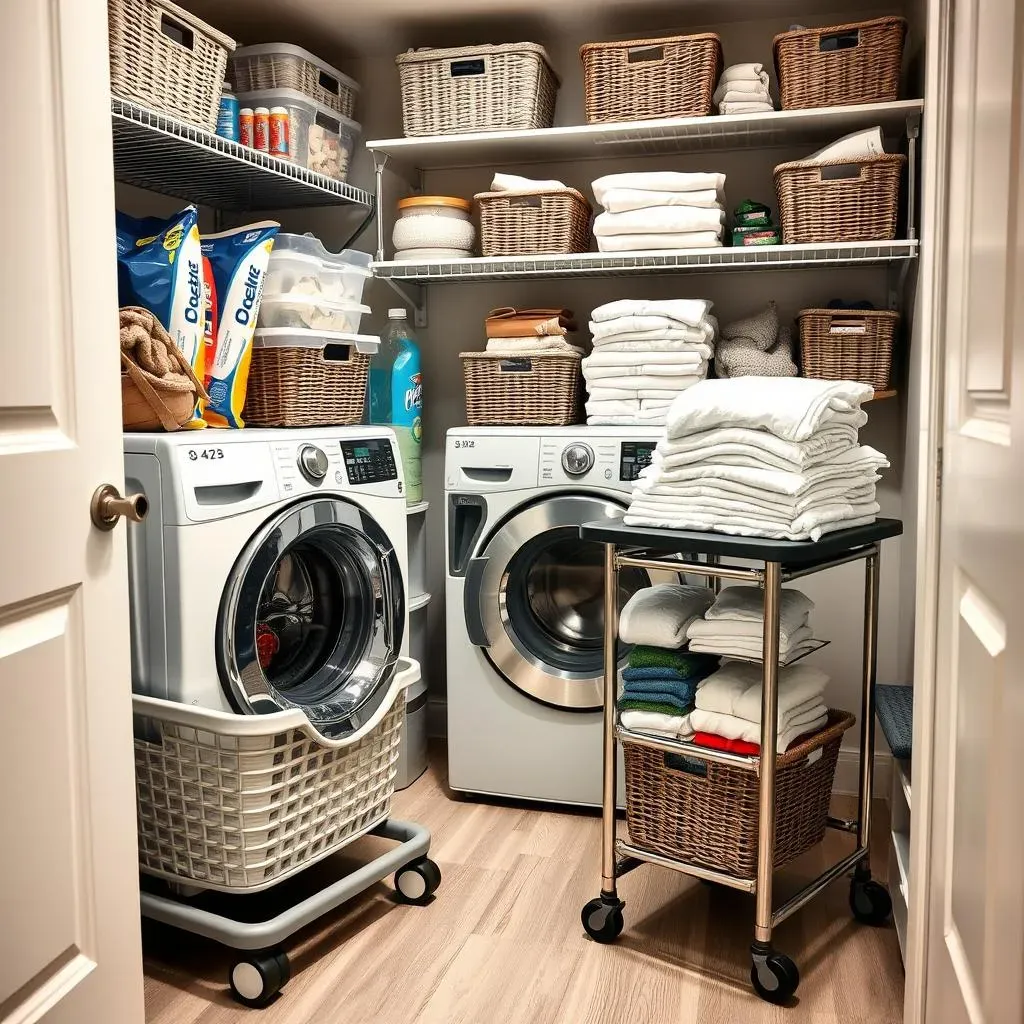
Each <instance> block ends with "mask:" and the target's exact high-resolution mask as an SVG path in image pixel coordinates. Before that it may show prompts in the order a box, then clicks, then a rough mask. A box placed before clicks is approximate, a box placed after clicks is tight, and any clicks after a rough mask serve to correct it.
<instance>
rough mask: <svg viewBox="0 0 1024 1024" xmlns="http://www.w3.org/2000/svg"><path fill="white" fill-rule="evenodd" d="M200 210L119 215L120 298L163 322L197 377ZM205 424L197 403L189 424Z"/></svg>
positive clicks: (200, 372) (200, 364) (201, 350)
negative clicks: (164, 216) (146, 215)
mask: <svg viewBox="0 0 1024 1024" xmlns="http://www.w3.org/2000/svg"><path fill="white" fill-rule="evenodd" d="M198 222H199V212H198V210H197V209H196V207H194V206H187V207H185V209H184V210H182V211H180V212H179V213H176V214H175V215H174V216H173V217H170V218H167V219H164V218H161V217H143V218H141V219H140V218H136V217H129V216H128V214H126V213H121V212H118V213H117V215H116V222H115V223H116V230H117V285H118V304H119V305H121V306H142V307H143V308H144V309H148V310H149V311H150V312H151V313H152V314H153V315H154V316H155V317H156V318H157V319H158V320H159V321H160V323H161V324H162V325H163V326H164V328H165V329H166V331H167V333H168V334H169V335H170V336H171V338H172V340H173V341H174V343H175V344H176V345H177V346H178V348H179V350H180V351H181V353H182V355H184V357H185V358H186V359H187V360H188V361H189V363H190V364H191V366H192V370H193V372H194V373H195V375H196V377H197V378H198V379H199V380H202V379H203V376H204V370H205V365H204V360H205V345H204V344H203V320H204V312H205V308H204V307H205V301H204V295H203V267H202V260H203V257H202V251H201V247H200V241H199V223H198ZM187 425H188V426H191V427H205V426H206V423H205V422H204V420H203V418H202V415H201V413H200V412H199V410H198V408H197V409H196V411H195V413H194V414H193V416H192V419H191V420H190V421H189V423H188V424H187Z"/></svg>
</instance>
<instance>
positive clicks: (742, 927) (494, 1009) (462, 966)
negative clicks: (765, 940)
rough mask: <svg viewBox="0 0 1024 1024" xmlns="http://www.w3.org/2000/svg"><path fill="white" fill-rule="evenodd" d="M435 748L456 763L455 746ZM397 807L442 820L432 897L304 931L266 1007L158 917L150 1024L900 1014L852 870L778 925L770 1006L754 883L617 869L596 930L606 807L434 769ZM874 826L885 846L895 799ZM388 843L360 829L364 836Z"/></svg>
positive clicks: (753, 1021) (890, 1022)
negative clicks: (776, 991)
mask: <svg viewBox="0 0 1024 1024" xmlns="http://www.w3.org/2000/svg"><path fill="white" fill-rule="evenodd" d="M434 760H435V762H436V763H438V764H443V761H444V752H443V750H439V751H437V752H435V756H434ZM840 810H848V808H840ZM394 813H395V816H396V817H403V818H408V819H412V820H415V821H420V822H423V823H424V824H426V825H428V826H429V827H430V828H431V830H432V831H433V835H434V839H433V845H432V850H431V855H432V857H433V858H434V859H435V860H436V861H437V862H438V863H439V865H440V867H441V870H442V872H443V876H444V878H443V881H442V885H441V888H440V889H439V890H438V893H437V896H436V898H435V900H434V901H433V903H432V904H431V905H429V906H427V907H406V906H401V905H398V904H396V903H395V902H394V901H393V899H392V898H391V890H390V888H389V887H387V886H385V885H383V884H382V885H380V886H378V887H376V888H375V889H373V890H371V891H370V892H368V893H366V894H364V895H363V896H362V897H360V898H358V899H356V900H354V901H353V902H352V903H350V904H349V905H348V906H346V907H342V908H341V909H340V910H339V911H337V912H335V913H334V914H333V915H331V916H329V917H328V918H326V919H324V920H323V921H322V922H320V923H319V924H317V925H314V926H312V927H311V928H310V929H308V930H307V931H306V932H303V933H300V935H299V936H297V937H296V939H295V940H293V941H292V942H291V943H290V944H289V946H288V949H289V954H290V956H291V962H292V980H291V981H290V982H289V983H288V985H287V986H286V988H285V989H284V991H283V992H282V994H281V995H280V997H279V998H278V999H277V1000H276V1001H275V1002H274V1004H273V1005H271V1006H270V1007H268V1008H267V1009H265V1010H263V1011H253V1010H246V1009H244V1008H242V1007H240V1006H238V1005H237V1004H235V1003H234V1002H232V1000H231V998H230V995H229V993H228V991H227V987H226V983H225V982H226V972H227V969H228V965H229V963H230V954H229V953H228V952H227V951H226V950H224V949H222V948H221V947H219V946H217V945H216V944H215V943H212V942H208V941H206V940H203V939H198V938H195V937H193V936H190V935H185V934H184V933H181V932H176V931H174V930H172V929H169V928H164V927H162V926H159V925H154V924H152V923H147V924H146V927H145V930H144V943H145V953H146V1009H147V1014H146V1016H147V1021H148V1022H149V1024H227V1022H236V1021H238V1022H240V1021H245V1020H248V1021H250V1022H253V1021H255V1020H259V1021H260V1024H305V1022H307V1021H317V1022H323V1024H333V1022H339V1024H340V1022H346V1024H407V1022H409V1024H411V1022H423V1024H457V1022H458V1024H556V1022H557V1024H604V1022H608V1024H684V1022H698V1024H760V1022H777V1024H781V1022H783V1021H785V1022H786V1024H831V1022H833V1021H834V1022H839V1021H842V1022H843V1024H868V1022H870V1024H897V1022H899V1021H901V1020H902V1006H903V969H902V966H901V964H900V956H899V949H898V946H897V943H896V935H895V932H894V931H893V930H892V928H891V926H890V927H888V928H882V929H874V928H867V927H864V926H862V925H858V924H855V923H854V922H853V921H852V919H851V918H850V914H849V911H848V909H847V886H846V884H845V883H843V882H837V883H836V884H834V885H833V886H832V887H831V888H830V889H829V890H828V891H827V892H826V893H825V894H824V895H823V896H821V897H819V898H818V899H817V900H815V901H813V902H812V903H811V904H809V905H808V906H807V907H806V908H804V910H802V911H801V912H799V913H798V914H797V915H796V916H795V917H793V918H791V919H790V920H789V921H787V922H786V923H785V924H784V925H783V926H782V927H781V928H779V929H778V930H777V932H776V943H775V944H776V946H777V948H778V949H780V950H782V951H783V952H786V953H788V954H789V955H790V956H792V957H793V958H794V959H795V960H796V962H797V964H798V966H799V968H800V972H801V976H802V980H801V984H800V988H799V991H798V993H797V998H796V999H795V1000H794V1001H793V1003H792V1004H791V1005H790V1006H788V1007H785V1008H781V1007H773V1006H770V1005H768V1004H766V1003H763V1002H761V1001H760V1000H759V999H757V997H756V996H754V995H753V994H752V992H751V989H750V984H749V971H750V960H749V954H748V947H749V945H750V941H751V937H752V936H751V929H752V921H753V916H752V915H753V898H752V897H749V896H746V895H744V894H742V893H738V892H735V891H732V890H725V889H718V888H714V887H709V886H705V885H702V884H700V883H698V882H694V881H691V880H690V879H688V878H686V877H684V876H682V875H677V874H676V873H675V872H671V871H666V870H663V869H660V868H655V867H650V866H644V867H641V868H639V869H638V870H636V871H635V872H633V873H632V874H630V875H629V876H627V877H626V878H624V879H623V881H622V883H621V886H620V895H621V896H622V898H623V899H624V900H625V901H626V909H625V917H626V930H625V932H624V933H623V935H622V937H621V938H620V939H619V941H618V942H617V943H616V944H615V945H612V946H602V945H599V944H597V943H595V942H592V941H591V940H589V939H588V938H587V937H586V935H585V933H584V932H583V929H582V927H581V925H580V916H579V915H580V910H581V908H582V906H583V904H584V903H585V902H586V901H587V900H588V899H590V898H591V897H593V896H596V895H597V892H598V889H599V883H600V880H599V872H598V864H599V846H600V842H599V819H598V817H597V816H596V815H593V814H588V813H584V812H580V813H572V812H556V811H551V810H538V809H536V808H533V807H529V808H526V807H521V806H513V805H510V804H505V805H499V804H495V803H482V802H480V803H478V802H471V801H468V800H462V799H455V798H453V797H452V796H451V795H450V794H449V793H448V792H447V791H446V790H445V789H444V786H443V779H442V778H441V776H440V773H439V772H437V771H435V770H433V769H432V770H431V771H430V772H428V774H427V775H425V776H424V777H423V778H421V779H420V780H419V781H418V782H417V783H416V784H415V785H413V786H412V787H411V788H410V789H408V790H406V791H405V792H403V793H400V794H397V796H396V800H395V807H394ZM876 826H877V829H878V831H877V832H876V835H877V836H879V849H884V840H883V838H882V837H884V836H885V831H884V829H885V827H886V822H885V820H884V809H883V811H882V813H876ZM375 842H376V840H361V841H360V844H362V850H363V851H364V852H365V851H366V850H367V844H372V843H375ZM850 842H851V840H850V838H849V837H846V836H842V835H839V834H838V833H829V838H828V839H827V840H826V843H825V844H824V849H819V850H817V851H814V852H813V853H811V854H808V855H807V857H806V858H805V859H804V860H802V861H801V862H800V863H799V864H798V865H797V866H796V867H795V868H794V869H793V870H792V871H791V872H788V871H787V872H783V874H782V876H781V877H782V879H783V880H784V882H785V883H788V884H787V886H786V887H787V888H793V886H794V885H795V884H796V883H798V882H799V879H800V878H804V877H812V876H813V875H814V874H815V873H816V872H817V870H818V869H819V868H820V866H821V865H822V864H824V863H825V860H826V858H829V859H831V858H834V857H835V856H836V854H837V853H841V852H842V851H844V850H846V849H848V848H849V843H850ZM360 844H356V845H357V846H359V845H360ZM350 850H351V851H352V852H353V853H357V852H358V850H356V849H355V848H350ZM877 859H878V860H879V861H884V859H885V858H884V856H879V857H878V858H877ZM876 875H877V876H880V877H881V876H882V875H883V872H882V871H879V870H876ZM780 885H781V883H780Z"/></svg>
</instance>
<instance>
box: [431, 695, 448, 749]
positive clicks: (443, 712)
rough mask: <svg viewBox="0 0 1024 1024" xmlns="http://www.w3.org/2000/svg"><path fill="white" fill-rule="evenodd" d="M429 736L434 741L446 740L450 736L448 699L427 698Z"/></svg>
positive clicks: (440, 697) (439, 697) (438, 697)
mask: <svg viewBox="0 0 1024 1024" xmlns="http://www.w3.org/2000/svg"><path fill="white" fill-rule="evenodd" d="M427 735H428V736H429V737H430V738H431V739H432V740H434V739H442V740H443V739H446V738H447V736H448V698H447V697H442V696H434V694H431V695H430V696H429V697H427Z"/></svg>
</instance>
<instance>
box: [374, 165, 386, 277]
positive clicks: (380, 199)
mask: <svg viewBox="0 0 1024 1024" xmlns="http://www.w3.org/2000/svg"><path fill="white" fill-rule="evenodd" d="M387 164H388V156H387V153H377V152H376V151H375V152H374V154H373V178H374V193H375V197H376V200H377V202H376V207H377V262H378V263H382V262H383V260H384V220H383V218H382V217H381V210H382V209H383V207H384V168H385V167H387Z"/></svg>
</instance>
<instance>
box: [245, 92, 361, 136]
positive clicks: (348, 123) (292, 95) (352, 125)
mask: <svg viewBox="0 0 1024 1024" xmlns="http://www.w3.org/2000/svg"><path fill="white" fill-rule="evenodd" d="M235 98H236V99H237V100H238V105H239V106H241V107H268V108H269V107H309V108H310V109H312V110H313V111H314V112H315V113H317V114H322V115H323V116H324V117H326V118H329V119H330V120H333V121H337V122H338V123H339V124H342V125H344V126H345V127H346V128H348V129H349V131H352V132H358V133H359V134H360V135H362V133H363V126H362V125H361V124H360V123H359V122H358V121H353V120H352V118H350V117H345V115H344V114H339V113H338V112H337V111H336V110H334V109H333V108H332V107H328V106H326V105H325V104H323V103H319V102H317V101H316V100H315V99H313V97H312V96H307V95H306V94H305V93H304V92H299V91H298V89H254V90H253V91H252V92H236V93H235Z"/></svg>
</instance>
